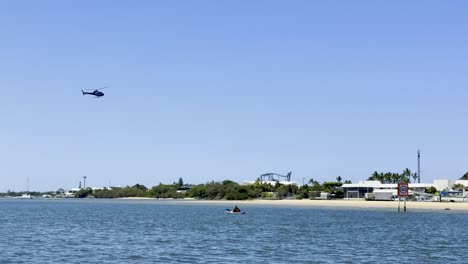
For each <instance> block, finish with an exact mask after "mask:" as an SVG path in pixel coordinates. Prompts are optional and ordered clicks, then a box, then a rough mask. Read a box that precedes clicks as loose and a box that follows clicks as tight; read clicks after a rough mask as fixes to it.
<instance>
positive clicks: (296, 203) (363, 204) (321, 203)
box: [120, 197, 468, 212]
mask: <svg viewBox="0 0 468 264" xmlns="http://www.w3.org/2000/svg"><path fill="white" fill-rule="evenodd" d="M120 199H132V200H133V199H135V200H138V199H142V200H161V201H162V200H164V201H174V202H177V203H188V204H193V203H196V204H219V205H220V206H221V205H223V206H224V205H232V206H234V205H238V206H239V207H240V206H242V205H262V206H281V207H337V208H339V207H341V208H350V209H353V208H354V209H360V208H361V209H372V208H375V209H394V210H398V201H365V200H308V199H307V200H306V199H304V200H245V201H232V200H198V199H153V198H138V197H135V198H120ZM403 205H404V203H403V201H402V202H400V209H401V211H403ZM406 209H407V210H408V211H410V210H412V209H416V210H434V211H441V210H454V211H467V212H468V203H452V202H442V203H440V202H406Z"/></svg>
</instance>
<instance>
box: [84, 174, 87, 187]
mask: <svg viewBox="0 0 468 264" xmlns="http://www.w3.org/2000/svg"><path fill="white" fill-rule="evenodd" d="M86 178H87V177H86V176H83V189H86Z"/></svg>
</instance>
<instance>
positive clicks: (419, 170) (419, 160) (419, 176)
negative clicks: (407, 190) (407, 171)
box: [418, 149, 421, 183]
mask: <svg viewBox="0 0 468 264" xmlns="http://www.w3.org/2000/svg"><path fill="white" fill-rule="evenodd" d="M418 183H421V152H420V151H419V149H418Z"/></svg>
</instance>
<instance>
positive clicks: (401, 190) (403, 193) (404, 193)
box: [398, 182, 409, 212]
mask: <svg viewBox="0 0 468 264" xmlns="http://www.w3.org/2000/svg"><path fill="white" fill-rule="evenodd" d="M408 196H409V186H408V183H407V182H399V183H398V212H400V200H401V197H403V200H404V206H403V211H405V212H406V197H408Z"/></svg>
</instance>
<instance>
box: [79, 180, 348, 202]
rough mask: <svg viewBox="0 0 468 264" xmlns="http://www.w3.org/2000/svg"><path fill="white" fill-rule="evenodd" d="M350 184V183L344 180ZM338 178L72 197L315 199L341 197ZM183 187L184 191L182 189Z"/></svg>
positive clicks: (122, 190) (82, 192)
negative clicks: (304, 181)
mask: <svg viewBox="0 0 468 264" xmlns="http://www.w3.org/2000/svg"><path fill="white" fill-rule="evenodd" d="M338 180H339V181H338ZM345 182H346V183H351V182H350V181H345ZM342 185H343V183H342V182H341V177H337V181H336V182H324V183H323V184H320V183H319V182H318V181H315V180H313V179H311V180H310V181H309V183H308V184H305V185H302V186H297V185H296V184H290V185H285V184H281V183H279V182H275V183H273V184H271V183H266V182H261V181H258V180H257V181H255V182H254V183H253V184H249V185H240V184H238V183H236V182H234V181H231V180H224V181H222V182H214V181H212V182H209V183H205V184H198V185H184V184H183V182H182V181H181V180H179V182H178V183H173V184H162V183H160V184H159V185H156V186H153V187H152V188H147V187H145V186H144V185H140V184H136V185H134V186H131V187H130V186H127V187H123V188H112V189H106V188H104V189H103V190H94V191H93V190H91V189H90V188H87V189H82V190H80V191H79V192H77V193H76V194H75V197H76V198H84V197H94V198H122V197H148V198H161V199H164V198H165V199H167V198H173V199H180V198H195V199H206V200H247V199H285V198H292V199H304V198H305V199H307V198H310V199H314V198H315V197H319V196H320V193H321V192H327V193H330V194H333V195H334V196H335V197H336V198H342V197H343V190H342V188H341V186H342ZM184 187H185V188H184Z"/></svg>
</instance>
